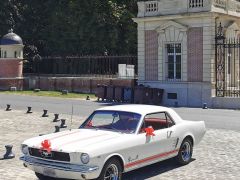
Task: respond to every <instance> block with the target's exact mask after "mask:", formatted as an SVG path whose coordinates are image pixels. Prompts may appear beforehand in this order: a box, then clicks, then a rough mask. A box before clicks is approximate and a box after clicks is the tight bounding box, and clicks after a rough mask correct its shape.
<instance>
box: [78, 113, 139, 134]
mask: <svg viewBox="0 0 240 180" xmlns="http://www.w3.org/2000/svg"><path fill="white" fill-rule="evenodd" d="M140 119H141V115H140V114H137V113H132V112H125V111H103V110H102V111H95V112H94V113H93V114H92V115H91V116H89V118H88V119H87V120H86V121H85V122H84V123H83V124H82V125H81V126H80V128H89V129H93V128H94V129H101V130H111V131H117V132H122V133H135V131H136V129H137V126H138V123H139V121H140Z"/></svg>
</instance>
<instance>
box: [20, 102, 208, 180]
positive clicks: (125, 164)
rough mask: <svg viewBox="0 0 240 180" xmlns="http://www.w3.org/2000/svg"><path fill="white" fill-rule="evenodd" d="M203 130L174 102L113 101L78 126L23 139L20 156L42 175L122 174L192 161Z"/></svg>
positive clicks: (93, 176) (109, 179)
mask: <svg viewBox="0 0 240 180" xmlns="http://www.w3.org/2000/svg"><path fill="white" fill-rule="evenodd" d="M205 132H206V128H205V123H204V122H203V121H199V122H193V121H185V120H183V119H182V118H181V117H180V116H179V115H178V114H177V113H176V112H175V111H174V110H172V109H170V108H166V107H161V106H151V105H117V106H109V107H104V108H100V109H97V110H96V111H94V112H93V113H92V114H91V115H90V116H89V117H88V118H87V120H86V121H85V122H84V123H83V124H82V125H81V126H80V128H79V129H72V130H66V131H62V132H58V133H53V134H48V135H44V136H39V137H34V138H31V139H28V140H25V141H24V142H23V143H22V145H21V148H22V152H23V154H24V155H23V156H22V157H21V158H20V159H21V160H22V161H24V166H25V167H27V168H30V169H31V170H33V171H35V174H36V176H37V177H38V178H39V179H47V178H49V177H54V178H67V179H100V180H103V179H106V180H115V179H118V180H120V179H122V173H124V172H128V171H131V170H134V169H138V168H140V167H143V166H147V165H149V164H153V163H156V162H159V161H162V160H165V159H169V158H173V157H175V158H176V161H177V162H178V163H180V164H182V165H185V164H188V163H189V162H190V161H191V157H192V151H193V146H195V145H197V144H198V143H199V142H200V140H201V139H202V137H203V136H204V134H205Z"/></svg>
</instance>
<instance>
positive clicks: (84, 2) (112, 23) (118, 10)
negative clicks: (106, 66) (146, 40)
mask: <svg viewBox="0 0 240 180" xmlns="http://www.w3.org/2000/svg"><path fill="white" fill-rule="evenodd" d="M136 13H137V0H111V1H110V0H58V1H53V0H31V1H29V0H1V1H0V18H1V19H2V20H3V21H1V22H0V23H1V25H0V26H1V28H0V35H4V34H6V32H7V30H8V29H10V27H13V28H14V31H15V32H16V33H17V34H19V35H20V36H21V37H22V38H23V40H24V44H25V55H26V56H27V58H28V59H29V58H30V59H31V58H32V57H33V56H34V55H36V54H40V55H41V56H53V55H54V56H65V55H68V56H69V55H104V54H106V53H107V54H109V55H116V54H119V55H120V54H125V55H126V54H133V55H135V54H136V47H137V45H136V42H137V35H136V34H137V30H136V24H135V23H134V22H133V21H132V18H133V17H135V16H136ZM11 18H12V19H11ZM32 50H34V51H32ZM32 59H33V58H32Z"/></svg>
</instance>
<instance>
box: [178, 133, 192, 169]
mask: <svg viewBox="0 0 240 180" xmlns="http://www.w3.org/2000/svg"><path fill="white" fill-rule="evenodd" d="M192 151H193V143H192V141H191V140H190V139H189V138H186V139H184V140H183V142H182V144H181V147H180V149H179V151H178V155H177V157H176V160H177V162H178V163H179V164H180V165H186V164H188V163H190V161H191V159H192Z"/></svg>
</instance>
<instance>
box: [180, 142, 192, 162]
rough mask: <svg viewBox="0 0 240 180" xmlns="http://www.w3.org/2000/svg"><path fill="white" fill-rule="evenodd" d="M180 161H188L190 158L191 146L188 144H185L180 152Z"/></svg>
mask: <svg viewBox="0 0 240 180" xmlns="http://www.w3.org/2000/svg"><path fill="white" fill-rule="evenodd" d="M181 155H182V159H183V160H184V161H189V160H190V158H191V145H190V144H189V142H185V143H184V144H183V146H182V150H181Z"/></svg>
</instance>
